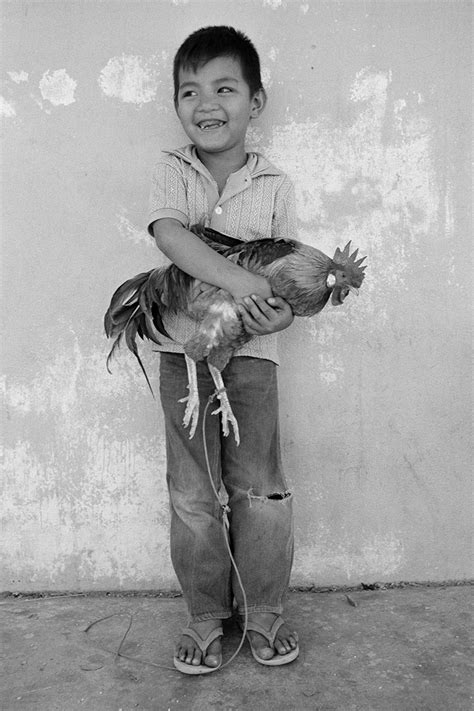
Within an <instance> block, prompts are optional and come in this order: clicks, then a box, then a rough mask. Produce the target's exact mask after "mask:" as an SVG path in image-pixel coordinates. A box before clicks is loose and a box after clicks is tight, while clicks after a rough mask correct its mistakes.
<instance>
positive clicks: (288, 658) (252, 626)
mask: <svg viewBox="0 0 474 711" xmlns="http://www.w3.org/2000/svg"><path fill="white" fill-rule="evenodd" d="M284 624H285V620H284V619H283V617H280V615H278V616H277V617H276V618H275V620H274V622H273V624H272V626H271V627H270V629H269V630H267V629H265V628H264V627H263V626H262V625H261V624H260V623H259V622H250V621H249V622H247V631H249V630H252V632H258V634H261V635H262V637H265V639H266V640H268V646H269V647H272V649H275V639H276V636H277V632H278V630H279V629H280V627H281V626H282V625H284ZM247 639H248V641H249V644H250V649H251V650H252V655H253V658H254V659H255V660H256V661H257V662H258V663H259V664H264V665H265V666H268V667H276V666H280V665H281V664H289V663H290V662H292V661H293V660H295V659H296V657H297V656H298V655H299V653H300V648H299V645H298V643H297V644H296V648H295V649H292V650H291V652H287V654H279V653H278V652H277V651H276V650H275V656H274V657H272V658H271V659H262V657H259V656H258V654H257V650H256V648H255V647H254V645H253V644H252V640H251V639H250V636H249V635H248V634H247Z"/></svg>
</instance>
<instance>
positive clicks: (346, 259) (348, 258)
mask: <svg viewBox="0 0 474 711" xmlns="http://www.w3.org/2000/svg"><path fill="white" fill-rule="evenodd" d="M350 252H351V241H350V240H349V242H348V243H347V244H346V246H345V247H344V249H343V250H342V252H341V250H340V249H339V247H337V249H336V251H335V252H334V257H333V258H332V259H333V262H335V263H336V264H338V265H340V266H343V267H344V268H345V269H347V268H349V269H350V270H351V271H352V272H353V273H354V275H355V274H357V275H359V276H360V277H361V278H363V277H364V270H365V269H366V267H367V265H366V264H364V266H363V267H362V266H361V264H362V262H363V261H364V260H365V259H367V257H362V258H361V259H358V260H357V261H356V257H357V254H358V252H359V249H356V250H355V251H354V252H352V254H351V253H350Z"/></svg>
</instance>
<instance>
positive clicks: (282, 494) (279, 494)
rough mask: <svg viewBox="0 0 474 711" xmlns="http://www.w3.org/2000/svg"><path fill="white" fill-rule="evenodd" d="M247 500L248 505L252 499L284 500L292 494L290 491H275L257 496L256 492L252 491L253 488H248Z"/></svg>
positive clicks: (261, 500)
mask: <svg viewBox="0 0 474 711" xmlns="http://www.w3.org/2000/svg"><path fill="white" fill-rule="evenodd" d="M247 496H248V500H249V504H250V506H252V501H260V502H262V503H263V502H266V501H284V500H285V499H289V498H290V497H291V496H292V493H291V491H288V489H287V490H286V491H275V492H273V493H271V494H266V495H263V496H257V494H254V493H253V489H249V490H248V492H247Z"/></svg>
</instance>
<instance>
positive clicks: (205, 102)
mask: <svg viewBox="0 0 474 711" xmlns="http://www.w3.org/2000/svg"><path fill="white" fill-rule="evenodd" d="M198 108H199V109H200V110H201V111H212V110H213V109H215V108H219V102H218V101H217V99H216V97H215V96H207V95H201V97H200V101H199V104H198Z"/></svg>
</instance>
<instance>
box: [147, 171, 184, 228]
mask: <svg viewBox="0 0 474 711" xmlns="http://www.w3.org/2000/svg"><path fill="white" fill-rule="evenodd" d="M163 218H173V219H175V220H178V221H179V222H181V224H182V225H183V226H184V227H188V225H189V218H188V201H187V197H186V185H185V181H184V177H183V174H182V172H181V170H180V166H179V164H178V162H177V161H176V165H173V164H171V163H169V162H166V161H161V162H159V163H157V164H156V165H155V168H154V170H153V175H152V179H151V189H150V200H149V210H148V220H147V228H148V232H149V233H150V234H151V235H152V236H153V231H152V224H153V222H155V220H161V219H163Z"/></svg>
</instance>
